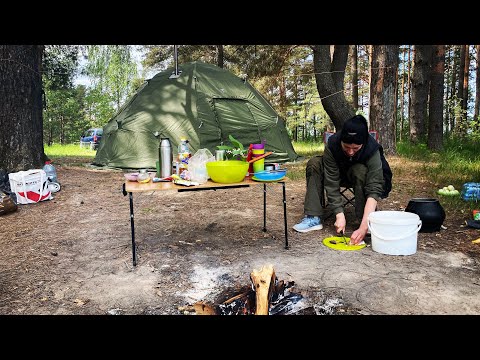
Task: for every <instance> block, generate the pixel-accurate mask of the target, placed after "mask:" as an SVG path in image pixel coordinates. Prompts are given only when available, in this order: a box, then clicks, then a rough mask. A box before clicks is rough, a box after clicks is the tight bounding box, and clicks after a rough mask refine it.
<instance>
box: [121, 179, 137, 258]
mask: <svg viewBox="0 0 480 360" xmlns="http://www.w3.org/2000/svg"><path fill="white" fill-rule="evenodd" d="M123 195H124V196H125V195H127V192H126V191H125V184H123ZM128 196H129V198H130V228H131V231H132V257H133V266H137V253H136V244H135V223H134V216H133V194H132V193H131V192H129V193H128Z"/></svg>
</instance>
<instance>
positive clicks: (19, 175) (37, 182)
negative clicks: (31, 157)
mask: <svg viewBox="0 0 480 360" xmlns="http://www.w3.org/2000/svg"><path fill="white" fill-rule="evenodd" d="M8 178H9V180H10V188H11V190H12V193H15V195H16V196H17V204H33V203H38V202H40V201H44V200H50V199H53V197H52V194H51V192H50V190H49V189H48V179H47V174H46V173H45V171H44V170H42V169H34V170H27V171H19V172H15V173H10V174H8Z"/></svg>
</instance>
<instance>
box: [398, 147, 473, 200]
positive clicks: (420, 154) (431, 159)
mask: <svg viewBox="0 0 480 360" xmlns="http://www.w3.org/2000/svg"><path fill="white" fill-rule="evenodd" d="M397 151H398V154H399V155H400V156H401V157H403V158H406V159H412V160H418V161H421V162H423V163H424V166H423V172H424V174H425V175H426V176H427V177H428V179H429V180H431V181H433V182H435V183H437V184H438V185H439V186H440V187H443V186H447V185H450V184H451V185H453V186H455V188H456V189H457V190H459V191H460V190H461V189H462V186H463V184H464V183H466V182H480V144H478V143H476V142H473V141H469V140H466V139H461V140H460V139H450V140H447V141H445V143H444V149H443V150H442V151H440V152H433V151H430V150H428V148H427V145H426V144H418V145H411V144H408V143H405V142H399V143H398V144H397Z"/></svg>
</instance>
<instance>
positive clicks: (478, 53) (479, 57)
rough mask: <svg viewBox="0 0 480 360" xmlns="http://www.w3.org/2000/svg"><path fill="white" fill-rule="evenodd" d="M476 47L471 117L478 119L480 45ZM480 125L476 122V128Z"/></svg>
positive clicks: (479, 104)
mask: <svg viewBox="0 0 480 360" xmlns="http://www.w3.org/2000/svg"><path fill="white" fill-rule="evenodd" d="M476 49H477V63H476V80H475V85H476V86H475V89H476V91H475V110H474V115H473V119H474V120H475V121H479V119H478V115H479V113H480V45H477V46H476ZM478 128H480V126H479V125H478V124H477V129H478Z"/></svg>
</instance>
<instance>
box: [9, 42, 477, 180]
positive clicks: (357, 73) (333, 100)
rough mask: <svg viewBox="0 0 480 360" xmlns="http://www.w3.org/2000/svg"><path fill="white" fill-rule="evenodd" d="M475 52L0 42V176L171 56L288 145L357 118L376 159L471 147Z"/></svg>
mask: <svg viewBox="0 0 480 360" xmlns="http://www.w3.org/2000/svg"><path fill="white" fill-rule="evenodd" d="M479 52H480V45H181V46H171V45H145V46H140V45H45V46H43V45H0V58H1V59H2V61H1V62H0V78H1V79H2V80H3V81H2V84H3V85H2V87H1V88H0V92H2V93H3V95H4V98H6V99H9V101H5V102H3V103H2V104H3V105H0V126H1V127H2V129H5V130H4V131H2V133H1V134H0V140H1V141H0V150H1V153H2V154H3V155H4V156H2V157H1V158H0V169H3V170H6V171H15V170H22V169H25V168H37V167H39V166H40V165H41V164H43V161H44V160H45V154H44V153H43V146H44V145H47V146H50V145H52V144H72V143H76V142H78V141H79V139H80V135H81V134H82V133H83V131H85V130H86V129H87V128H90V127H102V126H103V125H105V124H106V123H107V122H108V120H109V119H110V118H111V117H112V116H114V115H115V113H116V112H118V111H119V110H120V109H121V106H122V105H123V103H125V101H126V100H127V99H128V98H129V97H130V96H132V95H133V94H134V93H135V91H136V90H137V89H138V88H139V87H140V86H141V84H142V83H143V82H144V81H145V80H147V79H148V77H149V76H152V75H154V74H155V73H156V72H158V71H161V70H163V69H166V68H167V67H171V66H174V63H175V60H177V61H178V63H180V64H181V63H184V62H189V61H196V60H198V61H203V62H207V63H213V64H216V65H217V66H220V67H222V68H225V69H228V70H230V71H232V72H233V73H235V74H236V75H238V76H240V77H242V78H246V79H247V80H248V81H249V82H250V83H252V85H253V86H254V87H255V88H257V89H258V90H259V91H260V92H261V93H262V94H263V95H264V96H265V97H266V98H267V100H268V101H269V102H270V103H271V104H272V105H273V107H274V108H275V109H276V111H277V112H278V113H279V114H280V115H281V116H282V117H283V118H284V119H285V123H286V127H287V130H288V133H289V134H290V137H291V139H292V141H293V142H294V143H295V142H305V141H307V142H313V143H317V142H322V134H323V132H324V131H335V130H338V129H341V127H342V124H343V122H344V121H345V120H346V119H347V118H349V117H351V116H353V115H354V114H355V113H362V114H364V115H365V116H366V117H367V119H368V120H369V125H370V128H371V129H375V130H377V131H378V132H379V135H380V142H381V143H382V145H383V147H384V149H385V152H386V153H387V154H392V155H394V154H397V152H398V148H399V147H400V148H401V147H402V146H403V144H409V145H414V146H420V147H422V148H424V149H429V150H431V151H437V152H438V151H442V149H443V148H444V146H445V144H449V143H452V144H463V146H465V147H470V148H471V147H472V146H473V147H475V146H476V144H477V143H478V139H479V137H480V122H479V104H480V100H479V99H480V90H479V89H480V76H479V71H480V70H479V69H480V66H479V61H480V60H479V58H480V57H479V56H478V54H479ZM175 53H176V54H177V56H174V54H175ZM138 54H140V55H138ZM138 61H140V62H141V65H142V66H141V69H142V70H143V71H139V68H138ZM79 77H83V78H88V79H89V81H88V83H87V84H85V83H84V84H80V83H79V82H78V78H79ZM21 84H24V85H25V86H24V87H23V88H22V86H20V85H21ZM18 92H23V93H24V94H25V93H26V94H28V93H30V94H31V95H32V96H30V97H29V99H27V100H25V98H23V99H22V97H21V96H17V95H18ZM39 95H40V96H39ZM39 99H41V101H39ZM25 102H27V103H28V105H29V106H31V108H29V107H28V106H25ZM19 105H21V106H19ZM39 108H40V109H41V112H40V113H39V114H38V111H35V109H36V110H38V109H39ZM32 110H33V112H32ZM32 114H37V115H32ZM39 129H41V130H42V131H41V132H39V131H38V130H39ZM39 147H41V151H39ZM39 153H40V154H41V155H38V154H39ZM475 171H478V170H475V169H474V170H473V172H474V174H476V175H475V176H474V177H476V179H477V180H478V178H479V177H480V176H479V175H478V174H477V173H475Z"/></svg>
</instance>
